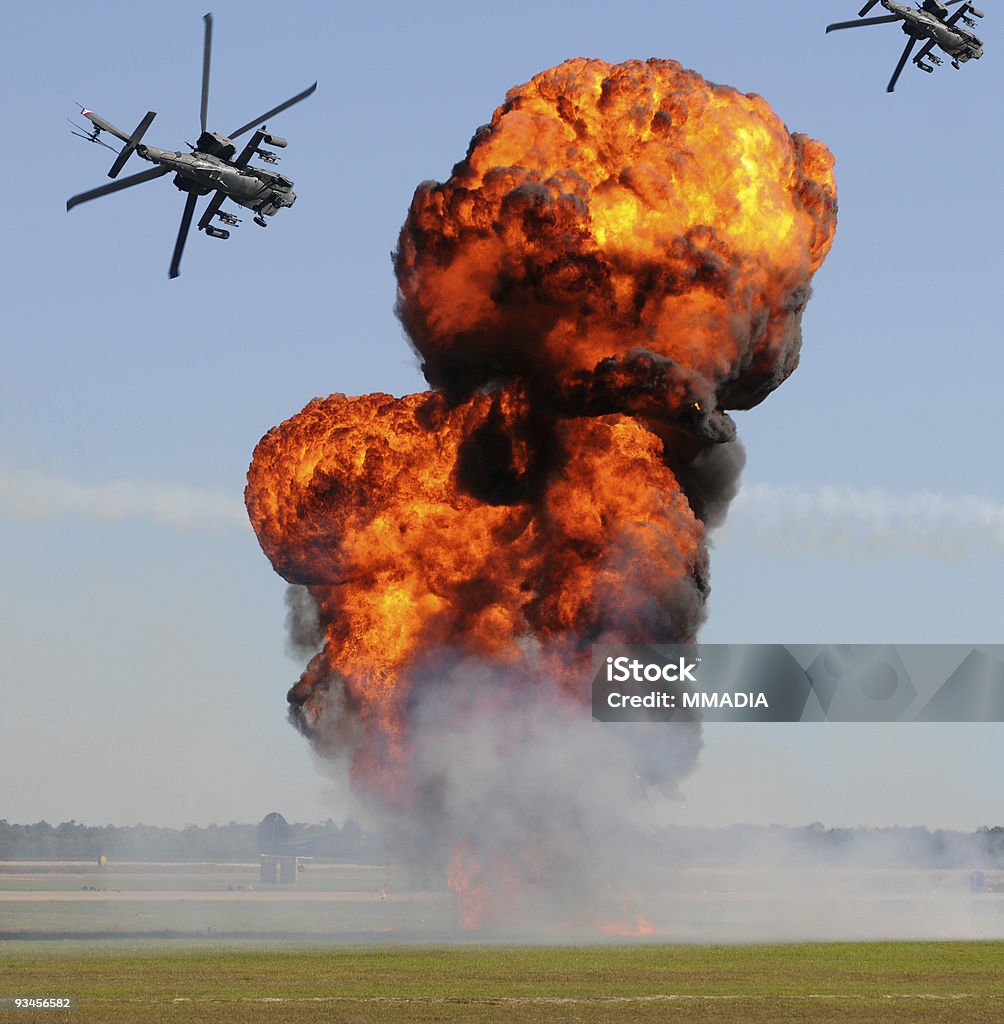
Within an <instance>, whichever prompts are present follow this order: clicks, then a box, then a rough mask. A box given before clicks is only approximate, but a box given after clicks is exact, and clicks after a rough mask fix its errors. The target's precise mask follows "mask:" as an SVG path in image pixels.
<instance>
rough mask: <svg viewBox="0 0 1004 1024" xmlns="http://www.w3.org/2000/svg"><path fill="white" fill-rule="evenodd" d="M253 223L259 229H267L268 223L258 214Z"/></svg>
mask: <svg viewBox="0 0 1004 1024" xmlns="http://www.w3.org/2000/svg"><path fill="white" fill-rule="evenodd" d="M254 222H255V224H257V225H258V227H260V228H267V227H268V221H267V220H265V218H264V217H263V216H262V215H261V214H260V213H259V214H256V215H255V219H254Z"/></svg>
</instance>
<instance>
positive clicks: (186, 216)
mask: <svg viewBox="0 0 1004 1024" xmlns="http://www.w3.org/2000/svg"><path fill="white" fill-rule="evenodd" d="M198 201H199V197H198V195H197V194H196V193H195V192H189V193H188V198H187V199H186V200H185V209H184V211H183V213H182V214H181V227H179V228H178V240H177V241H176V242H175V243H174V255H173V256H172V257H171V269H170V271H169V272H168V275H167V276H168V277H170V278H175V277H177V276H178V274H179V273H180V271H179V270H178V267H179V266H180V265H181V254H182V252H184V250H185V239H186V238H188V229H189V228H190V227H191V226H192V214H194V213H195V204H196V203H197V202H198Z"/></svg>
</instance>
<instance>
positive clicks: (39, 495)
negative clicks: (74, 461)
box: [0, 465, 248, 532]
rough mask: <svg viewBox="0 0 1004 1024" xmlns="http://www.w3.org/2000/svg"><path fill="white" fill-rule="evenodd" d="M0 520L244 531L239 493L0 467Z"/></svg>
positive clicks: (148, 481) (245, 528)
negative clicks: (99, 480) (79, 479)
mask: <svg viewBox="0 0 1004 1024" xmlns="http://www.w3.org/2000/svg"><path fill="white" fill-rule="evenodd" d="M0 515H4V516H6V517H7V518H9V519H16V520H19V521H21V522H26V523H39V522H51V521H55V520H66V519H82V520H87V521H91V522H102V523H120V522H126V521H138V522H145V523H149V524H151V525H153V526H163V527H168V528H170V529H173V530H194V531H213V532H217V531H224V530H247V529H248V522H247V515H246V513H245V512H244V507H243V504H242V502H241V497H240V494H239V493H236V494H229V493H227V492H226V491H215V490H209V489H203V488H198V487H190V486H187V485H185V484H171V483H164V482H162V481H157V480H143V479H131V480H129V479H126V480H111V481H108V482H106V483H96V484H95V483H78V482H76V481H73V480H68V479H66V478H64V477H60V476H55V475H49V474H44V473H34V472H18V471H16V470H13V469H11V468H10V467H9V466H3V465H0Z"/></svg>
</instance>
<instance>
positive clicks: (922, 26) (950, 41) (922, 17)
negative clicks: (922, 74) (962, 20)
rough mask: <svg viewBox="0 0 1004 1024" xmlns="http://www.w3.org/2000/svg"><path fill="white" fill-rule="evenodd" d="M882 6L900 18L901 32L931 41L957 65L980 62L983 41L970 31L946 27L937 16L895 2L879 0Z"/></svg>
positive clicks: (950, 26) (893, 0) (894, 0)
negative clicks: (971, 61) (970, 61)
mask: <svg viewBox="0 0 1004 1024" xmlns="http://www.w3.org/2000/svg"><path fill="white" fill-rule="evenodd" d="M881 3H882V6H883V7H884V8H885V9H886V10H887V11H890V12H891V13H892V14H895V15H898V16H899V17H900V18H902V19H903V31H904V32H906V33H908V34H910V35H913V36H917V37H918V38H926V39H931V40H933V41H934V43H935V45H936V46H939V47H940V48H941V49H942V50H944V51H945V53H947V54H948V55H949V56H951V57H953V58H955V60H957V61H959V62H960V63H965V62H966V61H967V60H979V59H980V57H982V56H983V40H981V39H979V38H977V37H976V36H975V35H973V33H972V32H967V31H965V29H961V28H959V27H958V26H957V25H948V24H946V23H945V22H944V21H942V20H941V19H940V18H939V17H938V16H937V15H936V14H933V13H932V12H931V11H926V10H924V9H923V8H921V9H919V10H918V9H916V8H913V7H907V6H906V5H905V4H900V3H897V2H896V0H881Z"/></svg>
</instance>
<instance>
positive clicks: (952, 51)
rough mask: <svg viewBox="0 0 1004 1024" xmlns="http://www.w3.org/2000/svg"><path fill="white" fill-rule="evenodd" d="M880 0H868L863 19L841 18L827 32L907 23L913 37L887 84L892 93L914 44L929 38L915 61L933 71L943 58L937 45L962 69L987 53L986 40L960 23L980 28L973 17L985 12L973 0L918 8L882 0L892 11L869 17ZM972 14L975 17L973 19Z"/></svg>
mask: <svg viewBox="0 0 1004 1024" xmlns="http://www.w3.org/2000/svg"><path fill="white" fill-rule="evenodd" d="M877 3H879V0H868V3H866V4H865V5H864V7H862V8H861V10H860V11H858V17H859V18H864V20H863V21H838V22H836V23H835V24H833V25H827V26H826V31H827V32H834V31H836V30H837V29H844V28H862V27H864V26H866V25H887V24H892V23H893V22H895V21H901V22H902V23H903V31H904V32H905V33H906V34H907V35H908V36H909V37H910V38H909V39H908V40H907V43H906V47H905V48H904V50H903V53H902V56H901V57H900V58H899V63H898V64H897V65H896V70H895V71H894V72H893V74H892V78H891V79H890V80H889V84H888V86H886V92H892V91H893V90H894V89H895V88H896V82H897V81H898V80H899V76H900V74H901V73H902V71H903V68H904V67H906V62H907V61H908V60H909V59H910V55H911V54H912V53H913V49H914V47H915V46H916V45H917V43H918V42H920V40H921V39H926V40H927V42H925V43H924V45H923V47H922V48H921V50H920V52H919V53H918V54H917V55H916V56H915V57H914V58H913V63H914V64H915V65H916V66H917V67H918V68H920V70H921V71H926V72H928V74H930V73H931V72H932V71H934V68H935V66H936V65H939V64H941V63H943V62H942V59H941V58H940V57H939V56H938V55H937V54H936V53H934V52H933V50H934V48H935V47H937V48H938V49H939V50H942V51H943V52H944V53H946V54H948V56H949V57H951V58H952V67H953V68H955V69H956V71H958V69H959V68H960V67H961V66H962V65H963V64H965V63H966V61H970V60H979V59H980V57H982V56H983V40H982V39H979V38H978V37H977V36H975V35H974V34H973V33H972V32H967V31H966V29H964V28H962V27H961V26H960V25H959V22H960V21H961V22H962V23H963V24H965V25H968V26H969V27H970V28H975V27H976V22H975V21H973V18H982V17H983V12H982V11H980V10H977V9H976V8H975V7H974V6H973V5H972V4H971V3H968V2H963V0H946V2H945V3H942V2H941V0H923V3H922V4H918V5H917V7H916V8H913V7H907V6H906V5H905V4H900V3H897V2H896V0H881V3H882V6H883V7H884V8H885V9H886V10H887V11H889V12H890V13H889V14H883V15H880V16H879V17H877V18H865V15H866V14H868V12H869V11H871V9H872V8H873V7H874V6H875V5H876V4H877ZM956 4H961V6H960V7H959V8H958V10H957V11H955V13H954V14H949V8H950V7H955V5H956ZM970 15H972V16H973V17H972V18H971V17H970Z"/></svg>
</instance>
